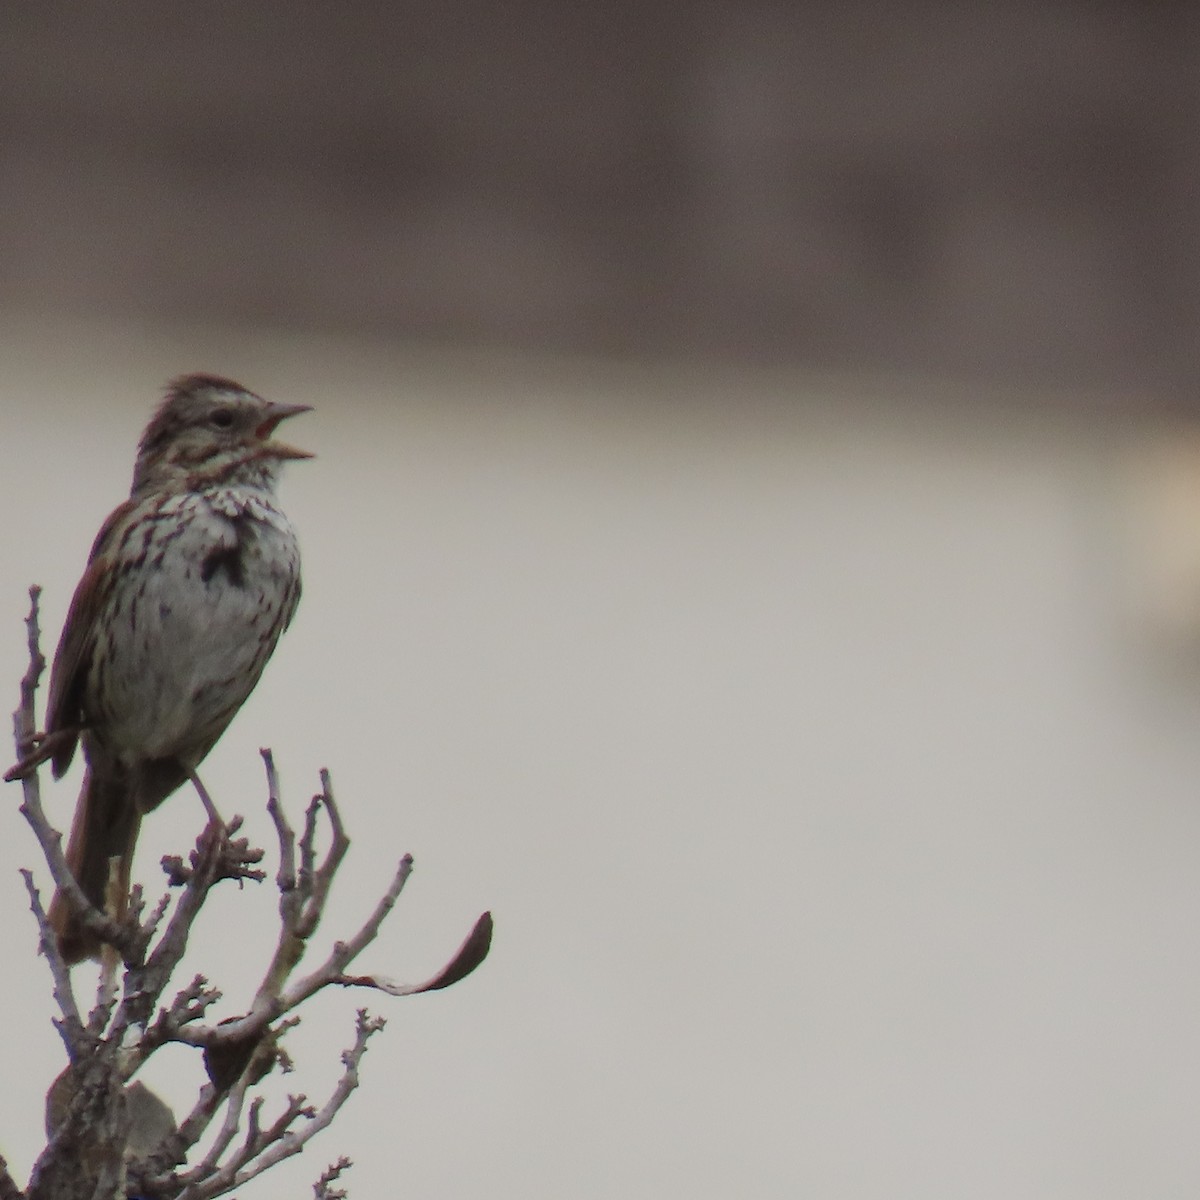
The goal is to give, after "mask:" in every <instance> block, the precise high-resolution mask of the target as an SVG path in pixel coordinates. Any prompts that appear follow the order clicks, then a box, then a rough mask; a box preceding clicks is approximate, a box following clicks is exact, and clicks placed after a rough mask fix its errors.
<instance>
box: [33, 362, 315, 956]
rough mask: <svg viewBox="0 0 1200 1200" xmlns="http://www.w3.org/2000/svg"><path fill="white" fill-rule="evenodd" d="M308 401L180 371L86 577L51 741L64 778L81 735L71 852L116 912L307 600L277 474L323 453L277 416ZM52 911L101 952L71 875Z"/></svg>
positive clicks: (58, 927) (77, 947)
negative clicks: (70, 898) (148, 824)
mask: <svg viewBox="0 0 1200 1200" xmlns="http://www.w3.org/2000/svg"><path fill="white" fill-rule="evenodd" d="M308 411H311V409H310V406H309V405H306V404H284V403H279V402H275V401H271V400H265V399H263V398H262V397H261V396H259V395H256V394H255V393H254V392H251V391H249V390H248V389H247V388H245V387H243V386H242V385H241V384H239V383H235V382H234V381H233V380H231V379H226V378H223V377H221V376H219V375H209V374H190V375H183V376H180V377H179V378H177V379H174V380H172V381H171V382H170V383H169V384H168V385H167V387H166V390H165V398H164V399H163V401H162V403H161V404H160V405H159V407H158V408H157V410H156V411H155V413H154V415H153V417H152V418H151V420H150V422H149V424H148V425H147V426H146V429H145V431H144V432H143V434H142V436H141V440H140V442H139V443H138V450H137V457H136V462H135V466H134V471H133V484H132V487H131V489H130V495H129V499H128V500H126V501H125V502H124V503H122V504H121V505H120V506H118V507H117V508H116V509H115V510H114V511H113V512H112V514H111V515H110V516H109V517H108V519H107V520H106V521H105V522H104V524H103V525H102V526H101V528H100V532H99V534H98V535H97V536H96V539H95V542H94V544H93V546H92V550H91V554H90V555H89V557H88V563H87V567H86V569H85V571H84V573H83V577H82V578H81V579H80V581H79V584H78V586H77V587H76V589H75V593H74V596H73V598H72V600H71V604H70V607H69V609H68V612H67V618H66V621H65V623H64V625H63V630H62V635H61V637H60V640H59V643H58V649H57V651H56V653H55V656H54V661H53V666H52V667H51V672H50V689H49V696H48V701H47V710H46V729H45V735H44V741H43V746H44V747H45V748H46V750H45V752H44V753H43V755H42V757H49V758H50V760H51V765H52V770H53V774H54V776H55V778H61V777H62V775H63V774H64V773H65V772H66V770H67V768H68V767H69V766H70V764H71V760H72V758H73V756H74V754H75V749H76V745H77V743H82V747H83V757H84V759H85V762H86V770H85V773H84V779H83V785H82V788H81V791H80V794H79V799H78V802H77V804H76V808H75V816H74V819H73V820H72V823H71V832H70V836H69V838H68V842H67V852H66V860H67V865H68V867H69V868H70V870H71V873H72V874H73V875H74V877H75V879H76V881H77V882H78V883H79V886H80V888H81V889H82V891H83V894H84V895H85V896H86V897H87V899H88V900H89V901H90V902H91V903H92V904H93V905H95V906H96V907H97V908H99V909H101V910H105V911H108V912H109V914H110V915H111V916H113V917H116V918H118V919H120V918H122V917H123V916H124V915H125V913H126V911H127V906H128V897H129V887H130V881H131V871H132V864H133V856H134V850H135V848H136V844H137V837H138V830H139V828H140V825H141V821H142V818H143V817H144V816H145V815H146V814H147V813H149V812H151V811H153V810H154V809H155V808H157V807H158V805H160V804H161V803H162V802H163V801H164V800H165V799H166V798H167V797H168V796H170V795H171V794H172V793H173V792H174V791H176V790H177V789H178V788H180V787H181V786H182V785H183V784H184V783H186V782H187V781H189V780H192V781H193V782H194V783H195V784H196V786H197V789H198V790H199V792H200V795H201V798H202V799H203V800H205V802H206V806H210V802H209V801H208V800H207V794H206V793H205V792H204V790H203V787H202V786H201V785H200V783H199V779H198V777H197V776H196V768H197V767H198V766H199V764H200V763H201V761H202V760H203V759H204V757H205V756H206V755H207V754H208V752H209V751H210V750H211V749H212V748H213V746H214V745H215V744H216V742H217V740H218V739H219V738H220V736H221V735H222V733H224V732H225V729H226V727H227V726H228V725H229V723H230V721H231V720H232V719H233V717H234V715H235V714H236V713H237V711H238V709H239V708H241V706H242V704H243V703H245V701H246V698H247V697H248V696H249V695H250V693H251V691H253V689H254V686H255V684H257V682H258V680H259V677H260V676H261V674H262V671H263V668H264V667H265V666H266V664H267V660H268V659H269V658H270V657H271V654H272V652H273V651H274V649H275V646H276V643H277V642H278V641H279V638H280V636H281V634H282V633H283V632H284V630H285V629H287V627H288V625H289V624H290V622H291V620H292V616H293V614H294V613H295V611H296V605H297V604H298V602H299V600H300V549H299V545H298V543H297V539H296V533H295V530H294V529H293V527H292V524H291V522H290V521H289V520H288V518H287V517H286V515H285V514H284V512H283V510H282V509H281V508H280V507H279V504H278V502H277V499H276V485H277V483H278V479H279V475H280V469H281V467H282V466H283V464H284V463H285V462H288V461H289V460H297V459H306V458H311V457H312V455H311V454H309V453H308V452H307V451H304V450H299V449H296V448H295V447H293V446H289V445H287V444H286V443H284V442H281V441H277V440H276V439H275V432H276V429H277V427H278V426H279V424H280V423H281V422H282V421H284V420H286V419H288V418H290V417H293V416H296V415H298V414H299V413H303V412H308ZM21 765H22V764H18V767H17V768H14V771H13V772H10V775H12V774H13V773H14V772H16V771H17V770H18V768H19V767H20V766H21ZM210 816H213V817H215V810H211V809H210ZM114 860H115V861H114ZM49 919H50V924H51V926H52V928H53V930H54V933H55V938H56V941H57V945H58V949H59V952H60V954H61V955H62V957H63V959H64V961H65V962H66V963H68V964H69V965H73V964H74V963H77V962H81V961H83V960H84V959H87V958H99V957H100V954H101V949H102V942H101V940H100V939H99V938H98V937H97V935H96V934H94V933H93V932H92V931H91V930H89V929H88V928H86V926H85V925H84V923H83V922H82V921H80V920H79V918H78V917H77V916H76V914H75V912H74V911H73V910H72V908H71V906H70V904H69V903H68V902H67V900H66V897H65V896H64V895H63V894H62V892H61V891H59V892H57V893H56V894H55V897H54V900H53V902H52V903H51V906H50V913H49Z"/></svg>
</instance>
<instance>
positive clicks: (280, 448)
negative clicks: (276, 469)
mask: <svg viewBox="0 0 1200 1200" xmlns="http://www.w3.org/2000/svg"><path fill="white" fill-rule="evenodd" d="M306 412H312V405H311V404H277V403H276V402H275V401H274V400H271V401H269V402H268V404H267V415H266V417H264V418H263V420H262V421H261V422H260V423H259V426H258V428H257V429H256V430H255V433H257V434H258V436H259V437H260V438H262V440H263V442H264V444H265V446H266V448H268V449H269V450H270V452H271V454H272V456H273V457H275V458H312V457H313V455H311V454H310V453H309V452H308V451H307V450H297V449H296V447H295V446H289V445H287V444H286V443H284V442H272V441H270V440H269V439H270V437H271V435H272V434H273V433H274V432H275V429H276V427H277V426H278V425H279V423H280V422H281V421H286V420H287V419H288V417H296V416H299V415H300V414H301V413H306Z"/></svg>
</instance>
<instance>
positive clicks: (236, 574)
mask: <svg viewBox="0 0 1200 1200" xmlns="http://www.w3.org/2000/svg"><path fill="white" fill-rule="evenodd" d="M218 571H224V572H225V576H226V578H227V579H228V580H229V582H230V584H231V585H232V586H233V587H236V588H240V587H245V586H246V573H245V570H244V569H243V564H242V548H241V546H240V545H235V546H220V547H218V548H217V549H216V550H210V551H209V552H208V554H206V555H205V556H204V559H203V560H202V561H201V563H200V578H201V580H202V581H203V582H204V583H208V582H209V581H210V580H211V579H212V578H213V576H214V575H216V574H217V572H218Z"/></svg>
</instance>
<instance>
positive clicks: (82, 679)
mask: <svg viewBox="0 0 1200 1200" xmlns="http://www.w3.org/2000/svg"><path fill="white" fill-rule="evenodd" d="M133 508H134V501H132V500H126V501H125V503H124V504H122V505H120V506H119V507H117V508H116V509H114V510H113V512H112V513H111V514H110V515H109V518H108V520H107V521H105V522H104V524H103V525H102V526H101V527H100V532H99V533H98V534H97V535H96V540H95V541H94V542H93V543H92V552H91V554H90V555H89V556H88V565H87V569H86V570H85V571H84V573H83V578H82V579H80V581H79V583H78V585H77V586H76V588H75V595H74V596H72V597H71V607H70V608H69V609H68V610H67V619H66V622H65V623H64V625H63V631H62V636H61V637H60V638H59V640H58V649H57V650H56V651H55V652H54V665H53V667H51V669H50V698H49V700H48V701H47V703H46V733H47V734H53V733H59V732H62V731H67V730H78V729H79V727H80V726H81V725H82V723H83V716H84V714H83V692H84V685H85V684H86V682H87V673H88V669H89V668H90V667H91V661H92V649H93V647H94V646H95V642H96V616H97V614H98V613H99V611H100V609H101V607H102V605H103V603H104V598H105V595H106V593H107V591H108V588H109V586H110V585H111V582H112V570H111V567H112V559H111V556H110V552H111V551H112V550H113V549H114V543H115V542H116V541H117V540H118V538H119V536H120V533H119V531H120V530H121V527H122V526H123V525H124V521H125V518H126V517H127V516H128V515H129V513H130V511H131V510H132V509H133ZM77 741H78V737H77V736H75V737H68V738H64V739H62V742H61V744H59V745H56V746H55V748H54V754H53V757H52V759H51V761H52V764H53V767H54V775H55V777H56V778H57V777H59V776H61V775H62V774H63V773H64V772H65V771H66V769H67V768H68V767H69V766H70V765H71V759H72V758H73V757H74V756H75V743H76V742H77Z"/></svg>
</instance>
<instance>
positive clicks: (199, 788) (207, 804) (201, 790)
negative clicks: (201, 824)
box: [188, 771, 225, 829]
mask: <svg viewBox="0 0 1200 1200" xmlns="http://www.w3.org/2000/svg"><path fill="white" fill-rule="evenodd" d="M188 778H189V779H190V780H191V781H192V787H194V788H195V789H196V795H198V796H199V797H200V803H201V804H203V805H204V811H205V812H206V813H208V819H209V822H210V823H211V824H213V825H216V826H218V827H219V828H221V829H224V828H225V822H224V821H222V820H221V814H220V813H219V812H217V806H216V805H215V804H214V803H213V801H212V797H211V796H210V795H209V794H208V789H207V788H206V787H205V786H204V784H203V783H201V782H200V776H199V775H197V774H196V772H195V771H189V772H188Z"/></svg>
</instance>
